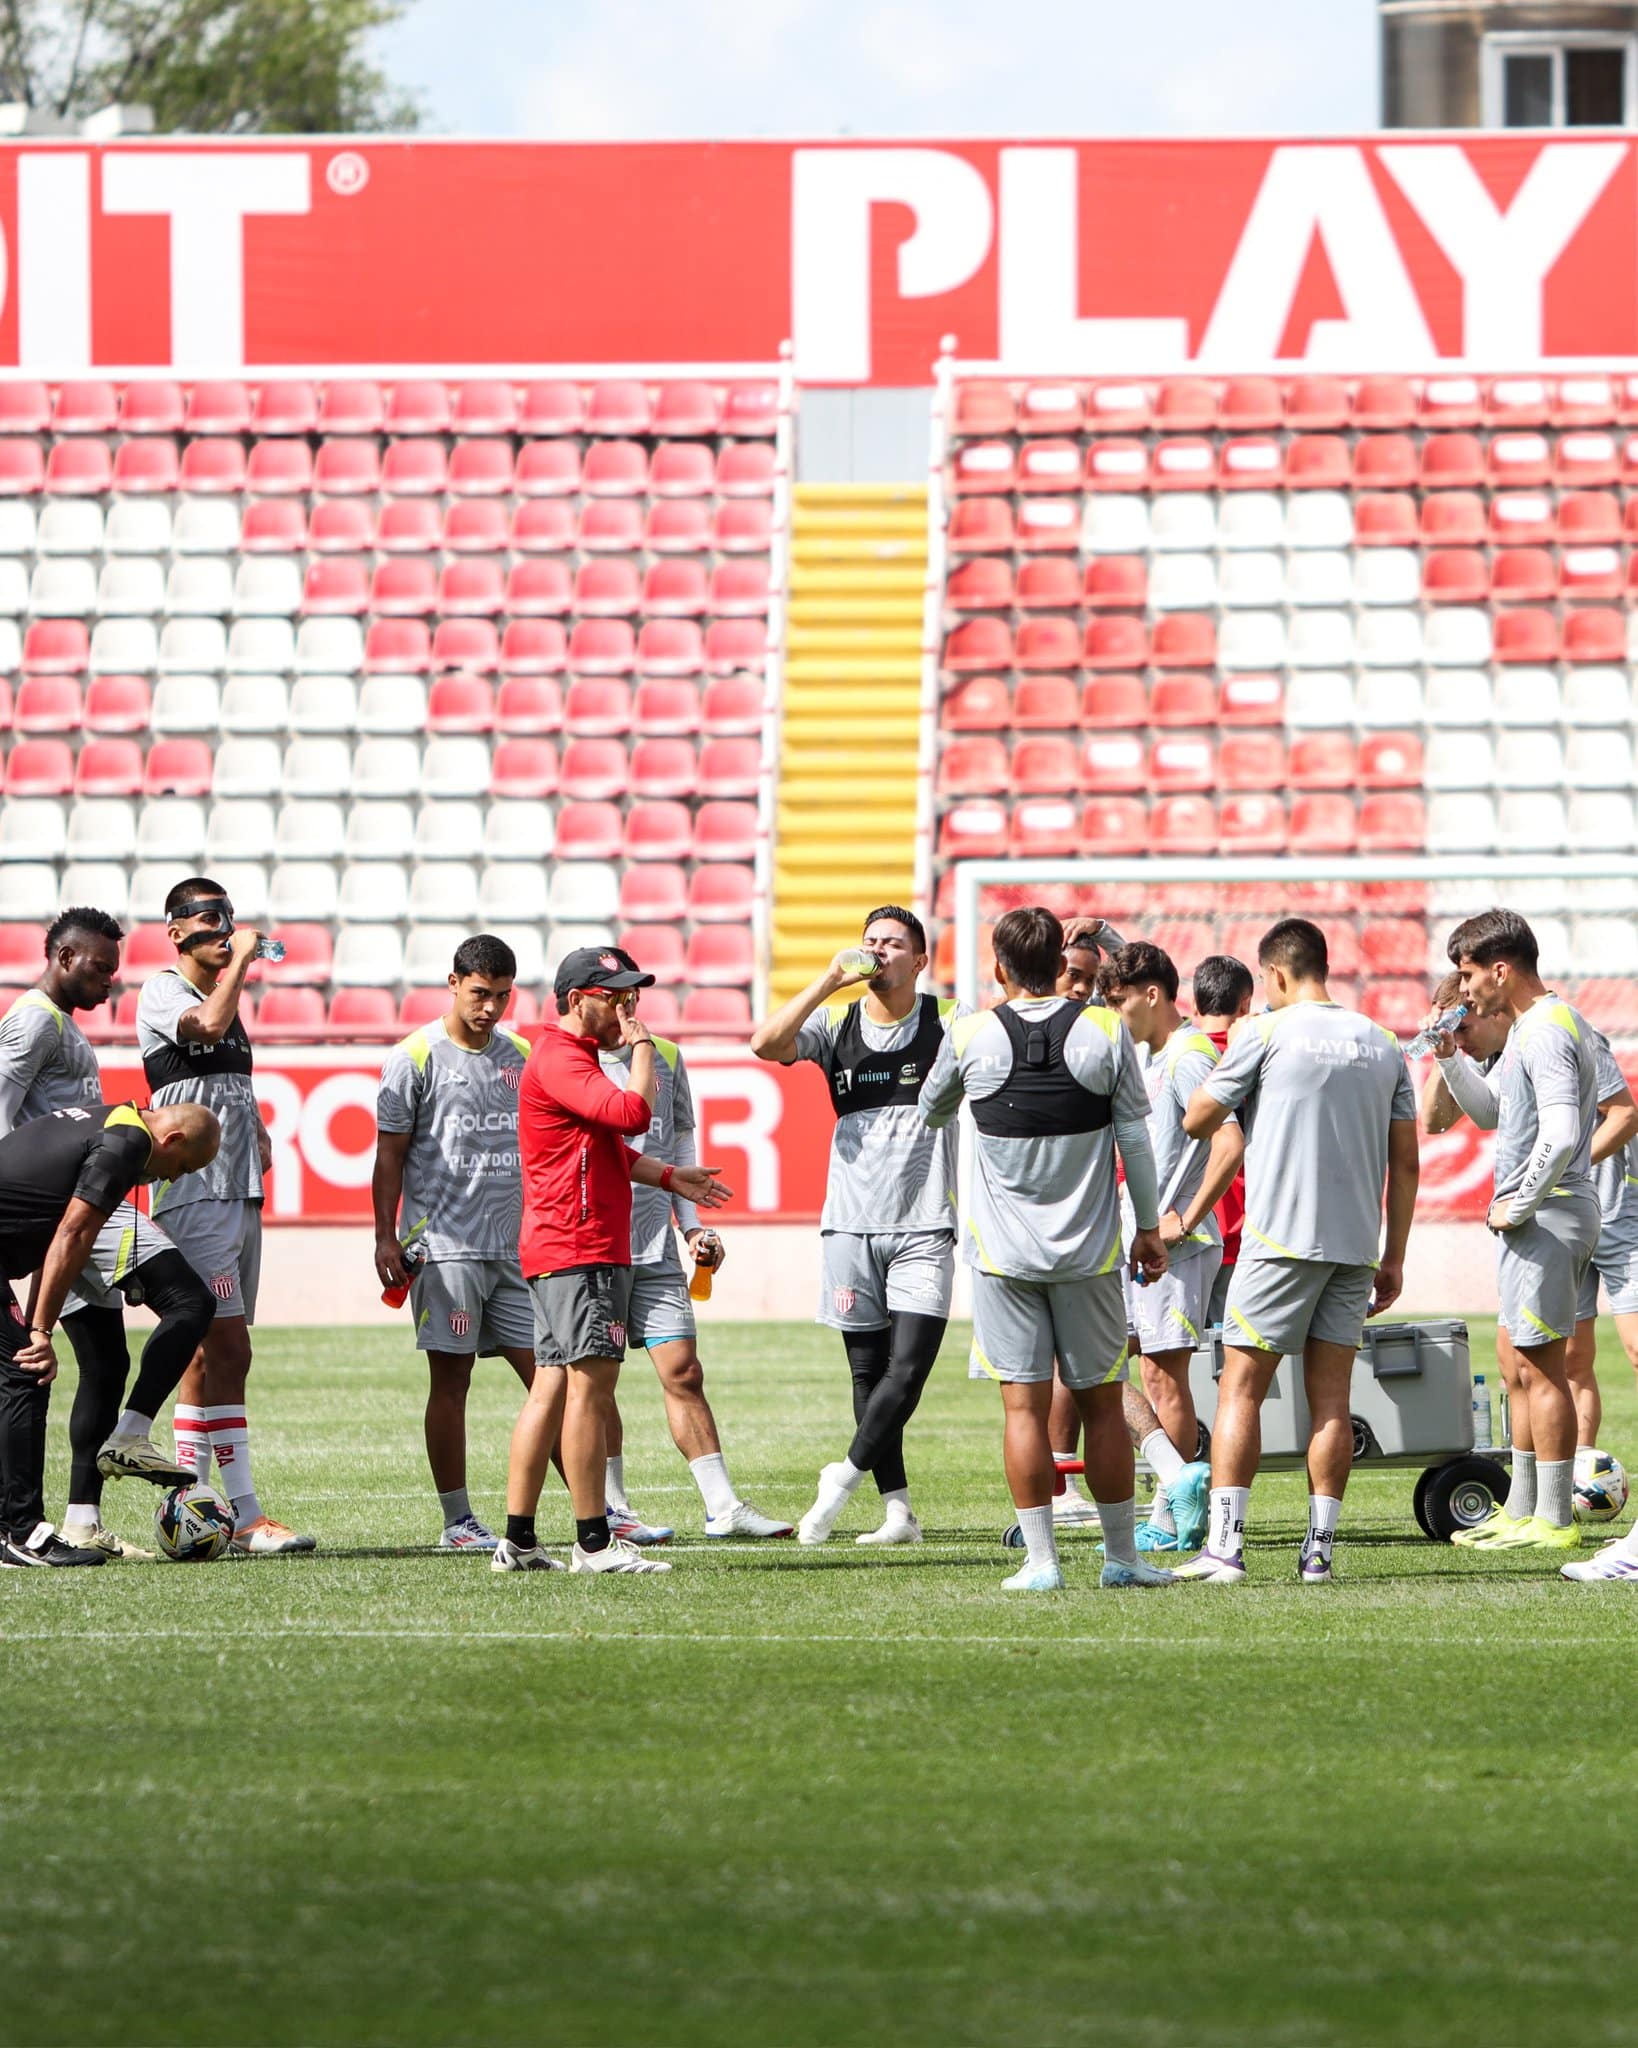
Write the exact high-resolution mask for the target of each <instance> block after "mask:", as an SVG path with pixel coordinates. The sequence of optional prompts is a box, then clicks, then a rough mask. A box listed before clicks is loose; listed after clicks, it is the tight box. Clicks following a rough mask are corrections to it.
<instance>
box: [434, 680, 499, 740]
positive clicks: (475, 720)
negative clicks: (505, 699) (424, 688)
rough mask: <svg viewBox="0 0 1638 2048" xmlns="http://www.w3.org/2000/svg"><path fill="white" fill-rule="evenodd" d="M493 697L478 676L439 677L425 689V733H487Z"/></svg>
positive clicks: (489, 727) (491, 726)
mask: <svg viewBox="0 0 1638 2048" xmlns="http://www.w3.org/2000/svg"><path fill="white" fill-rule="evenodd" d="M494 724H495V697H494V692H493V691H492V690H491V689H490V687H489V685H488V683H486V682H485V681H484V679H483V678H482V677H481V676H460V675H453V676H439V677H438V678H437V679H436V680H435V681H434V683H433V685H432V687H431V689H430V690H429V691H428V692H427V730H428V732H449V733H470V732H480V733H481V732H489V731H491V730H492V729H493V727H494Z"/></svg>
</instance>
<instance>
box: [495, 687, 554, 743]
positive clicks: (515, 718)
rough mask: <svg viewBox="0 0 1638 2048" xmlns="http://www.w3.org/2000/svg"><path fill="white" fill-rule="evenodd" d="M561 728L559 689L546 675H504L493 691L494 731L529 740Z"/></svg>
mask: <svg viewBox="0 0 1638 2048" xmlns="http://www.w3.org/2000/svg"><path fill="white" fill-rule="evenodd" d="M562 728H563V694H562V689H561V686H560V685H559V684H558V683H557V682H556V681H555V680H554V679H553V678H551V677H549V676H526V675H525V676H507V677H505V678H504V679H503V680H502V682H501V684H500V687H499V688H498V689H497V690H496V692H495V729H496V731H497V732H502V733H509V734H516V735H518V736H519V737H523V738H531V737H534V736H536V735H538V734H542V733H555V732H560V731H561V730H562Z"/></svg>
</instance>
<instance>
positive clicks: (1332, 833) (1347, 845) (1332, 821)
mask: <svg viewBox="0 0 1638 2048" xmlns="http://www.w3.org/2000/svg"><path fill="white" fill-rule="evenodd" d="M1358 829H1359V828H1358V818H1357V816H1356V813H1355V810H1354V805H1353V802H1352V800H1351V799H1350V798H1349V797H1346V796H1342V795H1335V794H1333V795H1303V796H1299V797H1298V798H1297V799H1296V801H1295V802H1294V803H1293V804H1292V806H1291V822H1290V835H1289V843H1290V847H1291V851H1292V852H1293V853H1313V854H1319V853H1351V852H1352V851H1353V848H1354V845H1355V842H1356V840H1357V837H1358Z"/></svg>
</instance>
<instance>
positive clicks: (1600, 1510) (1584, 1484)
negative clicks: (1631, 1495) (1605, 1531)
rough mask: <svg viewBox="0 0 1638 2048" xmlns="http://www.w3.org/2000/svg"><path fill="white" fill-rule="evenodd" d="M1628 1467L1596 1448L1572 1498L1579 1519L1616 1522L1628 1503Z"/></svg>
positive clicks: (1572, 1492) (1577, 1482) (1575, 1487)
mask: <svg viewBox="0 0 1638 2048" xmlns="http://www.w3.org/2000/svg"><path fill="white" fill-rule="evenodd" d="M1628 1491H1629V1489H1628V1486H1627V1474H1626V1468H1625V1466H1623V1464H1622V1463H1621V1460H1620V1459H1619V1458H1612V1457H1611V1456H1610V1454H1609V1452H1608V1451H1594V1453H1593V1456H1592V1463H1591V1464H1590V1465H1589V1466H1588V1468H1587V1470H1586V1472H1585V1473H1584V1474H1583V1476H1582V1477H1581V1478H1579V1479H1578V1480H1577V1481H1576V1482H1575V1486H1574V1488H1573V1490H1572V1491H1571V1494H1570V1501H1571V1504H1572V1506H1573V1507H1574V1509H1575V1518H1576V1520H1577V1521H1578V1522H1613V1521H1614V1520H1615V1518H1616V1516H1617V1515H1618V1514H1620V1512H1621V1510H1622V1509H1623V1508H1624V1507H1625V1506H1626V1504H1627V1493H1628Z"/></svg>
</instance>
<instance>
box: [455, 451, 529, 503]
mask: <svg viewBox="0 0 1638 2048" xmlns="http://www.w3.org/2000/svg"><path fill="white" fill-rule="evenodd" d="M512 475H513V465H512V444H511V443H510V442H509V441H494V440H473V441H457V442H456V443H455V446H454V449H453V450H452V451H451V454H450V458H449V488H450V490H451V491H453V492H454V494H455V495H456V497H458V498H498V497H504V496H506V494H507V493H508V492H509V491H510V490H511V488H512Z"/></svg>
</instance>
